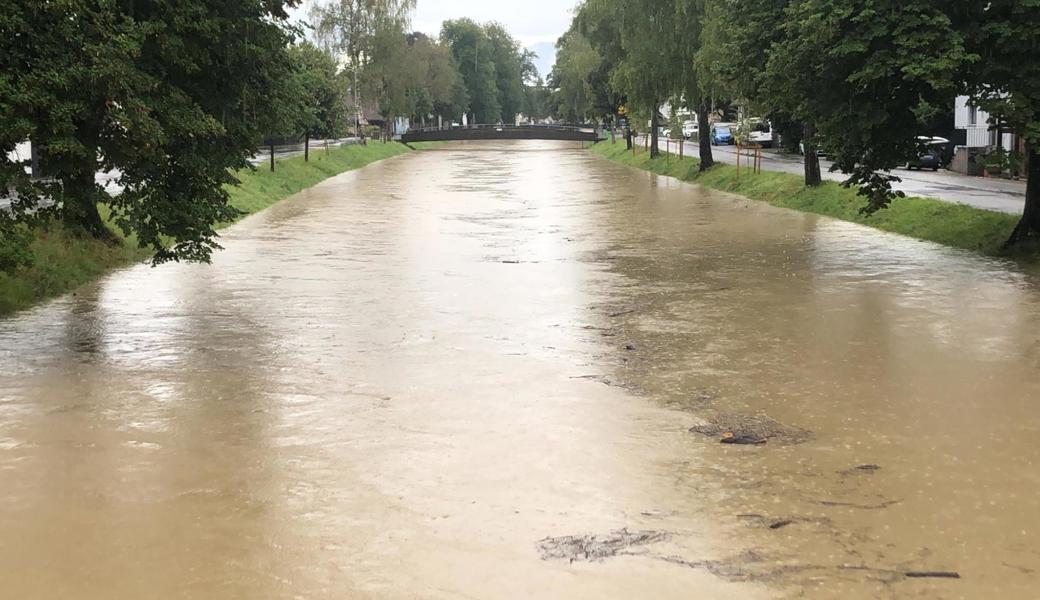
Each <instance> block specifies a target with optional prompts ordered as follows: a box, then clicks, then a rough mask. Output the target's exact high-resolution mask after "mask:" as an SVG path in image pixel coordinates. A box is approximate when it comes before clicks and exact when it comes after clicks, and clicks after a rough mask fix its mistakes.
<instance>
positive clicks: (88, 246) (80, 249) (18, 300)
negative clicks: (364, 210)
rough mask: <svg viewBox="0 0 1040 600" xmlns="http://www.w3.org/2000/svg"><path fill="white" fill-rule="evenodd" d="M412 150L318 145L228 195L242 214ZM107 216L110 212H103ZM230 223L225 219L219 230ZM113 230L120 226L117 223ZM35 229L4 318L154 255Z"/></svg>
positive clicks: (0, 287) (54, 229)
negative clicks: (320, 147) (27, 259)
mask: <svg viewBox="0 0 1040 600" xmlns="http://www.w3.org/2000/svg"><path fill="white" fill-rule="evenodd" d="M410 151H411V150H409V148H408V147H407V146H404V145H403V144H398V143H389V144H381V143H369V144H368V145H367V146H340V147H337V148H332V149H331V150H330V151H329V152H328V153H326V152H325V150H314V149H312V150H311V153H310V161H307V162H305V161H304V160H303V156H294V157H292V158H286V159H282V160H278V161H276V163H275V171H274V172H273V173H272V172H271V171H270V168H269V167H268V165H267V163H264V164H262V165H260V166H259V167H257V169H256V170H252V169H245V170H243V171H240V172H239V173H238V178H239V180H240V181H241V182H242V183H241V185H238V186H234V187H229V188H228V193H229V194H230V195H231V204H232V205H233V206H234V207H235V208H237V209H239V210H240V211H242V215H241V217H246V216H248V215H250V214H253V213H256V212H259V211H261V210H263V209H265V208H267V207H269V206H271V205H272V204H275V203H276V202H279V201H280V200H284V199H285V198H288V197H289V196H292V195H293V194H295V193H297V192H299V191H301V190H304V189H307V188H309V187H311V186H313V185H315V184H318V183H320V182H322V181H324V180H325V179H328V178H329V177H332V176H334V175H339V174H340V173H344V172H346V171H351V170H353V169H358V168H360V167H363V166H365V165H368V164H370V163H373V162H375V161H378V160H383V159H386V158H391V157H393V156H398V155H400V154H404V153H407V152H410ZM101 208H102V209H104V208H105V207H104V206H102V207H101ZM106 214H107V211H106V212H103V213H102V216H106ZM241 217H240V218H241ZM230 224H231V223H222V224H220V225H219V226H218V229H219V228H223V227H226V226H228V225H230ZM112 229H113V230H117V228H116V227H114V226H113V227H112ZM33 233H34V239H33V242H32V244H31V250H32V253H33V256H34V260H33V263H32V265H31V266H29V267H23V268H20V269H17V270H16V271H14V272H13V273H6V272H2V271H0V316H5V315H9V314H11V313H13V312H15V311H18V310H21V309H24V308H27V307H29V306H32V305H33V304H35V303H37V302H40V301H42V300H46V299H48V298H53V297H55V296H59V295H61V294H64V293H66V292H68V291H70V290H73V289H75V288H77V287H79V286H80V285H83V284H84V283H88V282H90V281H93V280H95V279H97V278H98V277H100V276H101V275H104V274H105V273H107V272H109V271H111V270H112V269H115V268H119V267H125V266H127V265H130V264H133V263H135V262H140V261H142V260H146V259H147V258H149V257H150V256H151V252H150V250H148V249H146V248H139V247H138V246H137V242H136V240H135V239H133V238H132V237H131V238H125V237H123V236H120V239H121V240H122V243H121V244H118V245H110V244H106V243H103V242H99V241H97V240H94V239H89V238H83V237H80V236H77V235H73V234H72V233H70V232H69V231H68V230H66V229H65V228H64V227H63V226H62V225H61V224H54V225H51V226H49V227H47V228H41V229H38V230H36V231H34V232H33Z"/></svg>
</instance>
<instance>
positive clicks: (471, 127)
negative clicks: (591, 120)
mask: <svg viewBox="0 0 1040 600" xmlns="http://www.w3.org/2000/svg"><path fill="white" fill-rule="evenodd" d="M474 129H490V130H495V131H506V130H519V129H544V130H551V131H580V132H585V133H594V132H596V131H597V128H596V127H588V126H582V125H555V124H554V125H548V124H540V123H539V124H521V125H513V124H475V125H443V126H440V127H438V126H436V125H434V126H430V127H410V128H409V129H408V132H409V133H427V132H436V131H460V130H474Z"/></svg>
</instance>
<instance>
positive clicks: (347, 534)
mask: <svg viewBox="0 0 1040 600" xmlns="http://www.w3.org/2000/svg"><path fill="white" fill-rule="evenodd" d="M223 243H224V245H225V246H226V250H225V251H224V252H222V253H220V254H219V255H217V256H216V257H215V260H214V261H213V264H212V265H208V266H205V265H167V266H163V267H160V268H151V267H149V266H144V265H142V266H137V267H133V268H130V269H127V270H123V271H120V272H117V273H114V274H112V275H111V276H109V277H106V278H105V279H104V280H102V281H100V282H98V283H97V284H95V285H91V286H88V287H85V288H83V289H80V290H79V291H78V292H77V293H76V294H72V295H69V296H66V297H63V298H61V299H58V300H56V301H53V302H50V303H48V304H46V305H43V306H40V307H38V308H36V309H34V310H31V311H28V312H24V313H21V314H19V315H17V316H15V317H13V318H10V319H7V320H2V321H0V590H3V591H2V592H0V596H2V597H4V598H12V599H19V600H21V599H37V598H42V599H52V598H53V599H59V598H61V599H66V598H76V599H78V600H94V599H106V600H107V599H135V600H137V599H142V598H156V599H166V598H207V599H208V598H220V599H239V598H241V599H260V598H264V599H267V598H271V599H283V598H284V599H296V598H299V599H315V598H329V599H340V598H349V599H353V598H361V599H367V598H596V599H600V598H706V599H707V598H712V599H714V598H735V599H740V600H748V599H756V598H786V597H796V598H803V597H804V598H846V599H861V598H862V599H866V598H949V599H953V598H1031V597H1036V595H1037V594H1040V592H1038V590H1040V277H1038V276H1037V275H1035V274H1031V273H1029V272H1024V271H1022V270H1021V269H1018V268H1016V267H1015V266H1014V265H1013V264H1010V263H1003V262H999V261H994V260H987V259H982V258H978V257H976V256H973V255H971V254H968V253H964V252H960V251H956V250H950V249H946V248H942V247H939V246H936V245H932V244H928V243H923V242H918V241H915V240H911V239H907V238H903V237H899V236H894V235H888V234H884V233H879V232H877V231H873V230H870V229H865V228H862V227H859V226H856V225H851V224H848V223H843V222H838V221H833V220H830V219H826V218H819V217H815V216H811V215H806V214H801V213H796V212H790V211H785V210H779V209H775V208H772V207H769V206H765V205H762V204H757V203H753V202H749V201H747V200H743V199H741V198H737V197H732V196H726V195H722V194H718V193H713V192H708V191H705V190H702V189H699V188H697V187H694V186H690V185H686V184H681V183H678V182H676V181H674V180H669V179H666V178H658V177H656V176H652V175H648V174H646V173H642V172H636V171H632V170H628V169H626V168H624V167H620V166H617V165H614V164H611V163H608V162H606V161H604V160H602V159H599V158H597V157H595V156H594V155H592V154H590V153H588V152H587V151H584V150H581V149H580V148H578V147H576V146H573V145H568V144H560V143H543V142H517V143H502V144H490V145H489V144H484V145H481V144H474V145H464V144H459V145H446V146H442V147H440V148H438V149H436V150H429V151H421V152H417V153H414V154H411V155H408V156H404V157H401V158H398V159H394V160H390V161H386V162H383V163H380V164H376V165H373V166H370V167H368V168H365V169H362V170H360V171H357V172H354V173H349V174H345V175H342V176H340V177H337V178H334V179H332V180H329V181H327V182H325V183H323V184H321V185H319V186H317V187H315V188H313V189H311V190H309V191H307V192H304V193H302V194H300V195H298V196H296V197H294V198H292V199H290V200H288V201H286V202H283V203H281V204H279V205H277V206H275V207H273V208H272V209H270V210H268V211H266V212H264V213H261V214H258V215H254V216H253V217H250V218H249V219H247V220H245V221H243V222H242V223H240V224H238V225H236V226H234V227H232V228H231V229H229V230H227V231H226V233H225V235H224V240H223ZM691 429H692V430H691ZM724 438H728V439H727V441H745V442H760V441H763V440H764V442H765V443H759V444H729V443H726V444H724V443H720V440H722V439H724ZM954 574H956V575H958V576H959V578H953V575H954Z"/></svg>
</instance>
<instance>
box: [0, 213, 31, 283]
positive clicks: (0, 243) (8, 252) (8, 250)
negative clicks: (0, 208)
mask: <svg viewBox="0 0 1040 600" xmlns="http://www.w3.org/2000/svg"><path fill="white" fill-rule="evenodd" d="M32 240H33V237H32V234H31V233H30V231H29V230H28V228H26V227H23V226H19V225H15V224H13V223H10V222H0V272H4V273H13V272H14V271H15V270H17V269H19V268H21V267H27V266H29V265H31V264H32V262H33V253H32V250H31V249H30V247H29V245H30V244H31V243H32Z"/></svg>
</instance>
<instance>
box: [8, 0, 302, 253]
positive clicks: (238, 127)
mask: <svg viewBox="0 0 1040 600" xmlns="http://www.w3.org/2000/svg"><path fill="white" fill-rule="evenodd" d="M294 4H295V0H240V1H237V2H225V1H224V0H185V1H182V2H145V1H137V2H133V1H130V0H122V1H115V0H113V1H111V2H92V1H88V0H53V1H48V2H15V3H13V4H9V5H6V6H5V8H4V10H3V11H0V44H2V47H0V65H2V68H0V108H2V111H0V115H2V116H0V119H2V127H0V190H3V192H0V193H9V194H13V195H14V197H15V200H16V201H15V203H14V210H13V213H12V215H13V216H14V218H16V219H20V220H25V219H30V218H34V217H35V218H38V217H40V216H41V215H52V214H53V215H57V216H59V217H60V218H62V219H64V220H65V221H66V222H67V223H68V224H69V225H70V226H72V227H75V228H77V229H79V230H81V231H84V232H85V233H88V234H91V235H94V236H97V237H111V233H110V232H109V230H108V229H107V228H106V226H105V224H104V223H103V222H102V220H101V218H100V214H99V211H98V204H99V203H101V204H105V205H108V207H109V208H110V209H111V211H112V213H113V215H114V218H115V222H116V223H117V224H118V225H119V226H120V227H121V228H122V229H123V230H124V231H125V232H126V233H133V234H136V236H137V239H138V240H139V242H140V244H141V245H142V246H146V247H151V248H152V249H154V251H155V261H156V262H163V261H168V260H181V259H188V260H207V259H208V258H209V256H210V254H211V252H212V250H213V249H214V248H217V247H218V246H217V243H216V241H215V237H216V235H215V233H214V231H213V224H214V223H217V222H220V221H226V220H228V219H230V218H231V217H232V216H233V215H234V209H232V208H231V206H229V204H228V197H227V193H226V192H225V191H224V186H225V185H226V184H230V183H234V178H233V176H232V175H231V170H234V169H239V168H244V167H246V166H247V162H246V159H247V157H248V156H249V155H250V154H251V153H253V152H254V151H255V149H256V144H257V142H258V140H259V139H260V138H261V137H262V134H263V131H262V129H263V127H264V123H265V122H269V121H270V120H271V119H270V118H268V117H269V111H270V110H272V108H273V107H272V105H271V103H270V99H269V98H268V95H267V92H268V90H271V89H273V88H274V87H275V85H276V82H277V81H278V80H279V79H280V78H283V77H285V76H286V74H287V73H288V72H289V61H288V55H287V52H286V47H287V44H288V43H289V41H290V40H291V39H292V37H293V32H292V31H290V30H289V29H288V28H287V27H286V26H285V25H284V23H285V20H286V18H287V15H286V12H285V11H286V9H287V8H288V7H290V6H292V5H294ZM26 139H31V140H32V141H33V143H34V145H35V147H36V148H37V149H38V151H39V153H40V156H41V164H42V166H43V169H44V172H45V173H46V174H47V176H48V178H47V179H44V180H38V179H36V180H34V179H30V177H29V176H28V175H27V173H26V172H25V167H26V165H25V164H23V163H20V162H18V161H13V160H11V158H10V156H9V154H8V153H9V152H10V151H11V150H12V149H13V147H14V146H15V145H16V144H17V143H19V142H21V141H23V140H26ZM112 170H116V171H118V172H119V173H121V175H120V176H119V178H118V183H119V184H120V185H121V186H122V188H123V192H122V193H121V194H120V195H118V196H115V197H113V196H111V195H109V194H108V193H107V192H105V191H104V190H103V189H102V188H101V187H100V186H98V185H97V184H96V183H95V180H94V175H95V173H96V172H98V171H112ZM45 199H46V200H49V201H53V203H52V204H49V208H44V209H43V210H42V212H38V211H39V210H40V209H41V208H43V207H44V204H42V203H41V200H45Z"/></svg>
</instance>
